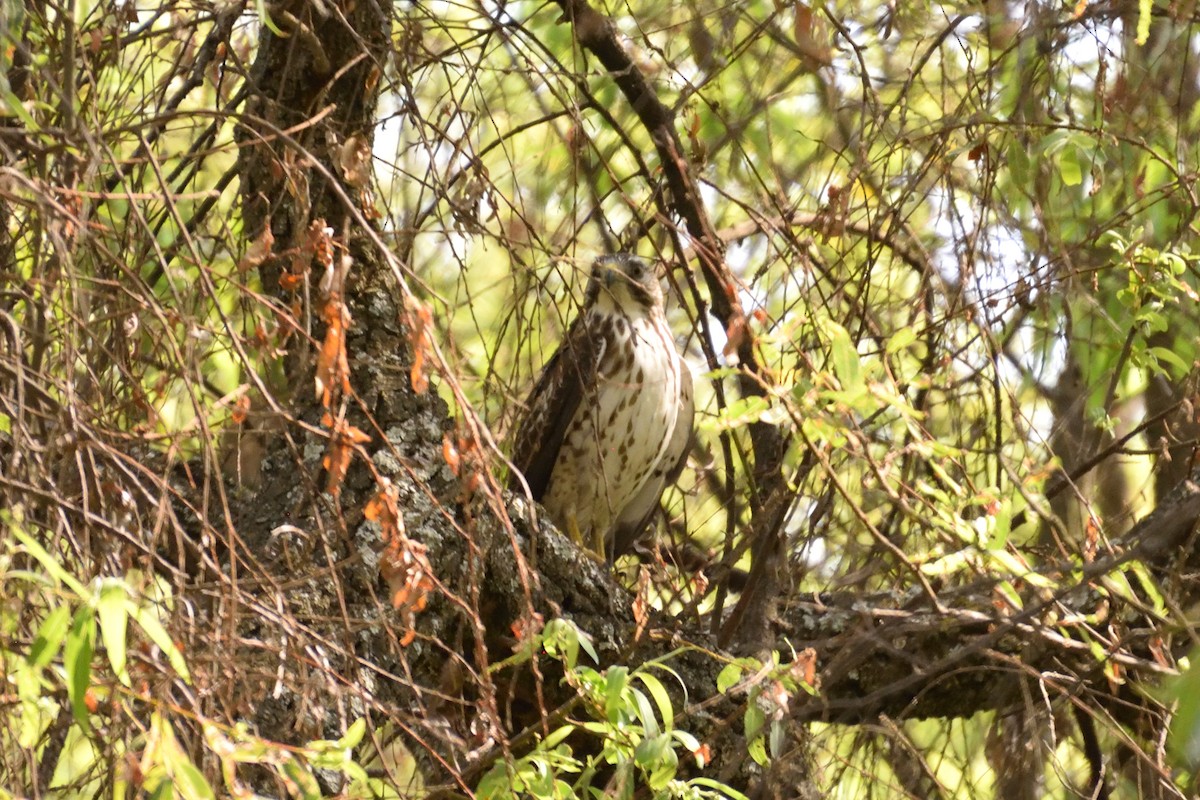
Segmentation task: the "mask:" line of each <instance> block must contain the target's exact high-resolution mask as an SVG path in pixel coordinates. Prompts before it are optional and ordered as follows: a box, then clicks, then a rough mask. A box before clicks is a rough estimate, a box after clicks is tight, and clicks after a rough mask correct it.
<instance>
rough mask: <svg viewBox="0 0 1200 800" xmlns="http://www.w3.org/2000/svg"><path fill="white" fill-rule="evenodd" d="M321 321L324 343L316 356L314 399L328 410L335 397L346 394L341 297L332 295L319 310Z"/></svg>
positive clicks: (344, 320) (347, 317)
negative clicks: (320, 310)
mask: <svg viewBox="0 0 1200 800" xmlns="http://www.w3.org/2000/svg"><path fill="white" fill-rule="evenodd" d="M322 316H324V318H325V326H326V327H325V341H323V342H322V343H321V352H320V353H319V354H318V355H317V370H316V374H315V376H314V377H315V380H316V389H317V398H318V399H319V400H320V401H321V405H323V406H324V407H325V408H332V407H333V404H334V403H335V402H336V401H337V399H338V397H340V396H341V395H342V394H344V393H346V392H349V391H350V361H349V358H348V357H347V355H346V327H347V326H349V324H350V312H349V311H348V310H347V309H346V307H345V306H344V305H343V304H342V300H341V297H339V296H338V295H337V294H333V295H331V296H330V297H329V300H327V301H326V303H325V307H324V308H323V309H322Z"/></svg>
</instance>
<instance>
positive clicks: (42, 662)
mask: <svg viewBox="0 0 1200 800" xmlns="http://www.w3.org/2000/svg"><path fill="white" fill-rule="evenodd" d="M70 627H71V609H70V608H69V607H68V606H65V605H62V606H59V607H58V608H56V609H54V610H53V611H51V612H50V613H49V614H47V615H46V618H45V619H44V620H42V624H41V625H40V626H39V627H38V632H37V636H36V637H35V638H34V640H33V645H32V646H31V647H30V648H29V657H28V659H27V661H28V662H29V664H31V665H32V666H34V667H38V668H41V667H45V666H46V665H47V664H49V663H50V662H51V661H53V660H54V657H55V656H57V655H58V649H59V648H60V647H61V646H62V643H63V639H64V638H65V637H66V635H67V630H68V629H69V628H70Z"/></svg>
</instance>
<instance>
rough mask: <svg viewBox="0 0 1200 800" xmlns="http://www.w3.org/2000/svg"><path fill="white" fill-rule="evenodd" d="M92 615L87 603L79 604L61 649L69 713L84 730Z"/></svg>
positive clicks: (87, 724)
mask: <svg viewBox="0 0 1200 800" xmlns="http://www.w3.org/2000/svg"><path fill="white" fill-rule="evenodd" d="M94 614H95V612H94V611H93V610H92V607H91V606H87V605H83V606H80V607H79V610H78V611H76V612H75V621H74V622H73V623H72V625H71V632H70V633H68V634H67V640H66V645H65V647H64V648H63V667H64V668H65V669H66V672H67V697H68V698H70V700H71V713H72V714H74V715H75V721H76V722H78V723H79V725H80V727H82V728H83V729H84V730H90V728H91V722H90V720H89V719H88V709H87V700H86V697H87V690H88V687H89V686H90V685H91V679H92V653H93V652H94V650H95V641H96V619H95V616H94Z"/></svg>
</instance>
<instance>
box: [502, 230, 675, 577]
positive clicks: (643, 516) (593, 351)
mask: <svg viewBox="0 0 1200 800" xmlns="http://www.w3.org/2000/svg"><path fill="white" fill-rule="evenodd" d="M694 413H695V408H694V405H693V400H692V373H691V371H690V370H689V369H688V366H687V364H685V363H684V361H683V359H682V358H681V357H680V355H679V352H678V351H677V350H676V349H675V341H674V339H673V338H672V336H671V331H670V329H669V328H668V327H667V320H666V317H665V316H664V314H663V297H662V290H661V289H659V286H658V279H657V278H656V277H655V275H654V271H653V270H652V269H651V268H650V267H649V266H648V265H647V264H646V262H644V261H642V260H641V259H640V258H638V257H637V256H632V255H628V254H626V253H619V254H617V255H612V256H604V257H601V258H599V259H597V260H596V263H595V264H594V265H593V267H592V277H591V280H590V281H589V282H588V289H587V297H586V299H585V301H584V308H583V310H582V311H581V312H580V314H579V316H578V317H576V319H575V321H574V322H573V323H571V328H570V330H569V331H567V338H566V340H565V341H564V342H563V343H562V345H560V346H559V348H558V350H557V351H556V352H555V353H554V355H553V356H551V357H550V360H549V361H548V362H547V363H546V366H545V367H544V368H543V370H542V374H541V375H540V376H539V377H538V381H537V384H536V385H535V386H534V388H533V393H532V394H531V395H530V397H529V401H528V403H527V410H526V415H525V418H524V419H523V420H522V421H521V425H520V427H519V428H518V429H517V432H516V437H515V444H514V445H513V452H512V462H513V465H514V466H515V467H516V468H517V469H518V470H520V472H521V474H522V475H523V476H524V478H525V482H526V484H528V486H529V492H530V494H532V496H533V499H534V500H537V501H539V502H540V503H541V504H542V505H543V506H544V507H545V509H546V511H547V512H549V514H550V518H551V519H552V520H553V521H554V523H555V525H557V526H558V527H559V528H560V529H561V530H563V531H565V532H567V533H569V534H571V535H572V536H573V537H575V538H577V539H579V540H581V541H580V543H581V544H583V545H585V546H587V547H589V548H591V549H592V550H594V551H595V552H596V553H597V555H600V554H603V555H605V556H606V557H607V558H608V559H609V560H613V559H615V558H616V557H617V556H619V555H621V554H622V553H625V552H628V551H629V550H630V549H631V548H632V547H633V545H634V544H636V542H637V540H638V538H639V537H640V536H641V535H642V534H643V533H644V532H645V530H646V526H647V524H648V523H649V522H650V520H651V518H652V517H653V516H654V512H655V510H656V509H657V508H658V501H659V498H660V497H661V495H662V493H663V490H664V489H665V488H666V487H667V486H669V485H670V484H672V483H674V482H675V480H676V478H678V477H679V473H680V472H681V471H682V470H683V465H684V462H685V461H686V460H687V454H688V449H689V447H690V444H691V438H692V418H693V416H694ZM510 485H511V487H512V488H513V489H515V490H520V487H521V480H520V476H518V475H513V476H512V478H511V479H510Z"/></svg>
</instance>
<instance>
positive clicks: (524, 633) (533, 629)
mask: <svg viewBox="0 0 1200 800" xmlns="http://www.w3.org/2000/svg"><path fill="white" fill-rule="evenodd" d="M544 627H546V619H545V617H543V616H542V615H541V614H539V613H538V612H536V611H534V612H532V614H526V615H525V616H523V617H520V618H519V619H516V620H514V621H513V624H512V625H510V626H509V630H510V631H512V635H513V637H514V638H515V639H516V640H517V645H518V647H519V646H520V644H521V642H524V641H526V640H528V639H529V637H530V636H536V635H537V634H539V633H541V631H542V628H544Z"/></svg>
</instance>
